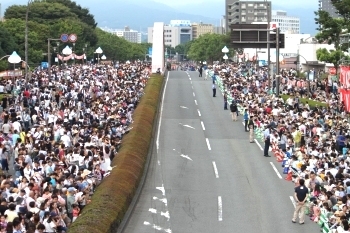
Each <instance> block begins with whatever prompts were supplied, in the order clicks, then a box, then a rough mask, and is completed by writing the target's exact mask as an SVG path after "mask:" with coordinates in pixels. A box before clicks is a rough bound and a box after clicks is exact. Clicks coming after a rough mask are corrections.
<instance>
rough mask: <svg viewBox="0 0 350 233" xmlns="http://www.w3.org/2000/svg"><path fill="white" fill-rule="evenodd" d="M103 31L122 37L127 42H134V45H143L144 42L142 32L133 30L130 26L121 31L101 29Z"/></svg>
mask: <svg viewBox="0 0 350 233" xmlns="http://www.w3.org/2000/svg"><path fill="white" fill-rule="evenodd" d="M101 29H102V30H103V31H106V32H109V33H112V34H113V35H116V36H118V37H122V38H124V39H125V40H127V41H129V42H132V43H141V42H142V39H141V37H142V35H141V33H140V32H138V31H135V30H131V29H130V28H129V27H128V26H126V27H125V28H124V29H123V30H120V29H110V28H106V27H105V28H101Z"/></svg>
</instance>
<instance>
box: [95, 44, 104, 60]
mask: <svg viewBox="0 0 350 233" xmlns="http://www.w3.org/2000/svg"><path fill="white" fill-rule="evenodd" d="M95 53H97V63H98V64H100V54H102V53H103V50H102V49H101V47H98V48H97V49H96V50H95Z"/></svg>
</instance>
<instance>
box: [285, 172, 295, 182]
mask: <svg viewBox="0 0 350 233" xmlns="http://www.w3.org/2000/svg"><path fill="white" fill-rule="evenodd" d="M284 179H285V180H288V181H292V180H293V177H292V172H288V174H287V176H286V178H284Z"/></svg>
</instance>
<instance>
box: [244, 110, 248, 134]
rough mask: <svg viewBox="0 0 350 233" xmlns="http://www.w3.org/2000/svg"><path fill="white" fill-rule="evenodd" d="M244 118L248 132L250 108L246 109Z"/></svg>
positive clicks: (245, 128)
mask: <svg viewBox="0 0 350 233" xmlns="http://www.w3.org/2000/svg"><path fill="white" fill-rule="evenodd" d="M243 119H244V130H245V131H246V132H248V120H249V114H248V110H247V109H244V113H243Z"/></svg>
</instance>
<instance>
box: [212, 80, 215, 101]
mask: <svg viewBox="0 0 350 233" xmlns="http://www.w3.org/2000/svg"><path fill="white" fill-rule="evenodd" d="M212 89H213V97H216V84H215V81H213V86H212Z"/></svg>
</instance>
